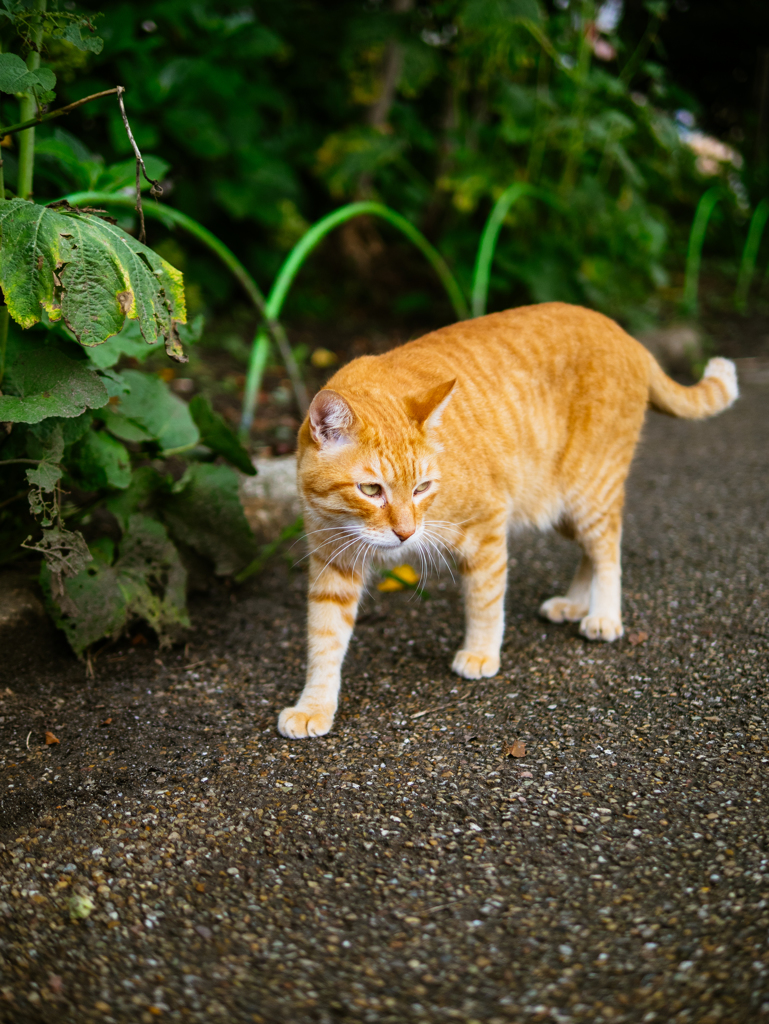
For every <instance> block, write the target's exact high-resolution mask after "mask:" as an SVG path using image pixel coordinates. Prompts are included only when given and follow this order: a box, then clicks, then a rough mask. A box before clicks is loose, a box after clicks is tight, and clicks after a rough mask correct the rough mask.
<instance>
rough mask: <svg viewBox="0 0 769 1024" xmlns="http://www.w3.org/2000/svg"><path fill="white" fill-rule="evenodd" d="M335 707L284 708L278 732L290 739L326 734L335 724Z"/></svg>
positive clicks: (279, 720) (302, 738)
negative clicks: (305, 709)
mask: <svg viewBox="0 0 769 1024" xmlns="http://www.w3.org/2000/svg"><path fill="white" fill-rule="evenodd" d="M334 710H335V709H334V708H312V709H310V710H307V711H304V710H302V708H300V707H295V708H284V709H283V710H282V711H281V713H280V715H279V716H278V732H279V733H280V734H281V736H287V737H288V738H289V739H290V740H304V739H307V738H308V737H309V736H325V735H326V733H327V732H329V731H330V729H331V726H332V725H333V724H334Z"/></svg>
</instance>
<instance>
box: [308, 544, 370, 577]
mask: <svg viewBox="0 0 769 1024" xmlns="http://www.w3.org/2000/svg"><path fill="white" fill-rule="evenodd" d="M358 543H360V539H359V537H358V536H357V535H356V536H355V537H353V539H352V540H350V541H348V542H347V543H346V544H345V546H344V547H343V548H341V550H338V551H334V552H333V553H332V555H331V557H330V558H329V559H328V561H327V562H326V564H325V565H324V566H323V568H322V569H321V570H320V572H319V573H318V579H320V578H321V576H322V575H323V573H324V572H325V571H326V569H328V567H329V566H330V565H331V563H332V562H333V561H335V560H338V559H339V558H340V557H341V556H342V555H343V554H344V553H345V551H347V550H349V549H350V548H351V547H353V546H354V545H355V544H358Z"/></svg>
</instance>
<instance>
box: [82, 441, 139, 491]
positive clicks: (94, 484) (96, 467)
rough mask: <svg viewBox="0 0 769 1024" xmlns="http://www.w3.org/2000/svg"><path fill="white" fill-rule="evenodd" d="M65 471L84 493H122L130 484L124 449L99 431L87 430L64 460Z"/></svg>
mask: <svg viewBox="0 0 769 1024" xmlns="http://www.w3.org/2000/svg"><path fill="white" fill-rule="evenodd" d="M68 468H69V469H70V471H71V472H73V474H74V475H75V476H76V477H77V479H78V481H79V482H80V483H81V484H82V486H83V488H84V489H85V490H86V491H100V490H102V489H104V488H105V487H115V488H117V489H118V490H123V489H125V488H126V487H128V485H129V484H130V483H131V456H130V455H129V453H128V449H127V448H126V447H125V446H124V445H122V444H121V443H120V442H119V441H116V440H115V438H114V437H110V435H109V434H107V433H106V432H105V431H103V430H89V431H88V433H87V434H86V435H85V437H84V438H83V440H82V441H80V443H79V444H77V445H76V446H75V447H74V448H73V449H72V452H71V454H70V457H69V459H68Z"/></svg>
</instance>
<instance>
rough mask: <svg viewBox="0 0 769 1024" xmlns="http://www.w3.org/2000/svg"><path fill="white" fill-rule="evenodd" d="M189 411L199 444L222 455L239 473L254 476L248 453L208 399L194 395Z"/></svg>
mask: <svg viewBox="0 0 769 1024" xmlns="http://www.w3.org/2000/svg"><path fill="white" fill-rule="evenodd" d="M189 410H190V413H191V414H192V418H193V419H194V420H195V423H196V425H197V428H198V430H199V431H200V441H201V443H202V444H204V445H206V447H208V448H210V449H211V451H214V452H216V454H217V455H223V456H224V457H225V459H227V460H228V461H229V462H231V463H232V464H233V466H237V468H238V469H239V470H240V471H241V473H246V474H248V476H254V475H255V473H256V468H255V467H254V464H253V463H252V462H251V458H250V456H249V454H248V452H247V451H246V449H245V448H244V447H243V445H242V444H241V443H240V441H239V440H238V439H237V437H236V436H235V434H233V432H232V431H231V430H230V428H229V427H228V426H227V424H226V423H225V421H224V419H223V418H222V417H221V416H220V415H219V413H217V412H214V410H213V409H212V408H211V403H210V402H209V401H208V399H207V398H206V397H205V396H204V395H195V397H194V398H193V399H192V400H191V401H190V404H189Z"/></svg>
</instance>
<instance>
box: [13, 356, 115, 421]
mask: <svg viewBox="0 0 769 1024" xmlns="http://www.w3.org/2000/svg"><path fill="white" fill-rule="evenodd" d="M7 380H8V382H9V384H10V385H11V388H12V389H13V390H14V391H15V392H16V394H15V395H2V396H0V421H7V422H11V423H39V422H40V420H44V419H46V418H47V417H48V416H64V417H67V418H70V417H73V416H80V415H81V413H83V412H84V411H85V410H86V409H99V408H101V407H102V406H103V405H106V404H107V401H108V395H107V390H106V388H105V387H104V384H102V382H101V380H100V379H99V377H98V376H97V375H96V374H95V373H94V372H93V371H92V370H91V369H90V368H89V366H88V363H87V362H85V361H82V362H80V361H76V360H74V359H70V358H69V356H65V355H64V353H63V352H60V351H59V350H58V349H55V348H52V347H50V346H47V345H43V344H39V343H33V344H30V345H29V346H28V347H27V348H25V349H24V350H23V351H22V352H21V353H20V354H19V355H18V356H17V358H16V360H15V362H14V363H13V364H12V365H11V366H10V368H9V369H8V373H7ZM4 386H5V385H4Z"/></svg>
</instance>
